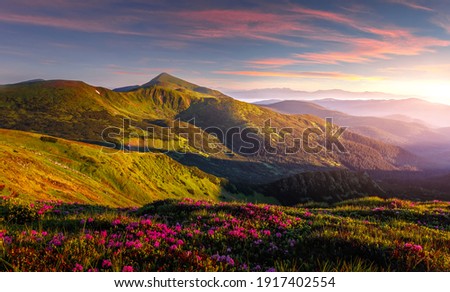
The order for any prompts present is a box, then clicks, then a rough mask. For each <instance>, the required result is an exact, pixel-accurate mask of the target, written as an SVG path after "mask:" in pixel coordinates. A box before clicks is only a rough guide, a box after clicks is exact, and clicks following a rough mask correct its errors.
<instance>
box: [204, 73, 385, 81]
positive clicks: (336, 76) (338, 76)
mask: <svg viewBox="0 0 450 292" xmlns="http://www.w3.org/2000/svg"><path fill="white" fill-rule="evenodd" d="M213 73H215V74H226V75H241V76H254V77H286V78H309V79H317V78H319V79H324V78H325V79H340V80H349V81H360V80H380V79H381V77H376V76H373V77H366V76H361V75H354V74H347V73H342V72H276V71H214V72H213Z"/></svg>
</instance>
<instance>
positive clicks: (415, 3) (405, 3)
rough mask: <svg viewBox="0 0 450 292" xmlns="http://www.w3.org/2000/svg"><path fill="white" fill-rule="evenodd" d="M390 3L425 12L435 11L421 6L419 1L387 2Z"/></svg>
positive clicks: (390, 0)
mask: <svg viewBox="0 0 450 292" xmlns="http://www.w3.org/2000/svg"><path fill="white" fill-rule="evenodd" d="M387 1H388V2H390V3H395V4H400V5H403V6H406V7H409V8H412V9H417V10H424V11H434V9H432V8H430V7H427V6H425V5H422V4H420V3H419V2H418V1H414V0H387Z"/></svg>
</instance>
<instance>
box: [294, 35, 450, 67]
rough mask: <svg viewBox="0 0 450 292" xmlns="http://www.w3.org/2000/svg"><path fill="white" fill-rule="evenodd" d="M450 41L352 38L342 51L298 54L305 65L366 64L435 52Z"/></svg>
mask: <svg viewBox="0 0 450 292" xmlns="http://www.w3.org/2000/svg"><path fill="white" fill-rule="evenodd" d="M449 45H450V41H447V40H440V39H436V38H432V37H419V36H413V35H411V34H406V35H400V36H395V37H386V38H384V39H382V40H376V39H369V38H351V39H349V40H348V43H347V45H346V46H345V48H344V49H343V50H341V51H326V52H319V53H315V52H312V53H302V54H296V55H295V57H297V58H299V59H301V60H303V61H304V62H305V63H319V64H338V63H365V62H369V61H373V60H376V59H390V58H391V57H392V56H394V55H397V56H414V55H419V54H421V53H424V52H433V48H434V47H446V46H449Z"/></svg>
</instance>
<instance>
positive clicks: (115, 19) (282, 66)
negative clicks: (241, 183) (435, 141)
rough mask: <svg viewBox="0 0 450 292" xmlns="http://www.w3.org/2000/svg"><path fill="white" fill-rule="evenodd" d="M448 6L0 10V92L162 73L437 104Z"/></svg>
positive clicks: (111, 83)
mask: <svg viewBox="0 0 450 292" xmlns="http://www.w3.org/2000/svg"><path fill="white" fill-rule="evenodd" d="M80 2H81V3H80ZM449 4H450V1H447V0H445V1H443V0H439V1H436V0H431V1H420V0H374V1H361V0H359V1H358V0H354V1H331V0H315V1H257V0H252V1H198V0H192V1H147V0H131V1H120V0H116V1H112V0H99V1H69V0H52V1H50V0H34V1H33V0H2V1H1V2H0V33H1V34H2V41H1V42H0V63H1V64H2V66H0V83H13V82H19V81H22V80H27V79H34V78H44V79H76V80H83V81H86V82H88V83H90V84H94V85H99V86H105V87H109V88H112V87H119V86H125V85H131V84H142V83H145V82H147V81H148V80H149V79H151V78H152V77H154V76H155V75H157V74H159V73H160V72H163V71H164V72H168V73H171V74H174V75H176V76H179V77H181V78H184V79H187V80H189V81H192V82H195V83H199V84H202V85H205V86H209V87H213V88H217V89H221V90H244V89H254V88H275V87H288V88H292V89H297V90H308V91H313V90H319V89H333V88H340V89H344V90H350V91H383V92H389V93H397V94H414V95H423V96H426V97H429V98H430V100H435V101H441V102H446V103H447V102H449V101H448V100H447V98H448V99H449V100H450V82H449V81H448V80H450V5H449Z"/></svg>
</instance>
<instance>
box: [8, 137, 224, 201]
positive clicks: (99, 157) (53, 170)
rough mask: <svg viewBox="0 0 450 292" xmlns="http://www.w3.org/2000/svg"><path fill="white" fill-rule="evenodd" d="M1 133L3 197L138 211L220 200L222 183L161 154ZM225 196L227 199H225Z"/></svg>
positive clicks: (211, 176)
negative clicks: (167, 203) (174, 201)
mask: <svg viewBox="0 0 450 292" xmlns="http://www.w3.org/2000/svg"><path fill="white" fill-rule="evenodd" d="M40 137H42V135H37V134H31V133H26V132H21V131H11V130H3V129H0V150H1V151H0V160H1V161H2V163H1V165H0V185H2V188H3V192H4V194H5V195H10V194H19V195H21V196H25V197H26V198H27V199H29V200H44V199H45V200H48V199H53V200H62V201H64V202H79V203H86V204H101V205H109V206H136V205H142V204H145V203H148V202H151V201H154V200H157V199H165V198H183V197H186V196H188V197H192V198H202V199H210V200H217V199H218V198H219V196H221V195H223V194H225V193H224V192H223V191H222V189H221V181H222V180H221V179H219V178H217V177H214V176H213V175H209V174H206V173H204V172H202V171H200V170H199V169H197V168H195V167H186V166H184V165H182V164H179V163H178V162H176V161H174V160H172V159H171V158H169V157H167V156H166V155H163V154H157V153H137V152H129V153H123V152H120V153H113V152H112V151H110V150H108V149H102V148H101V147H99V146H94V145H90V144H84V143H79V142H73V141H67V140H63V139H57V141H56V143H54V142H45V141H42V140H41V139H40ZM225 195H226V194H225Z"/></svg>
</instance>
